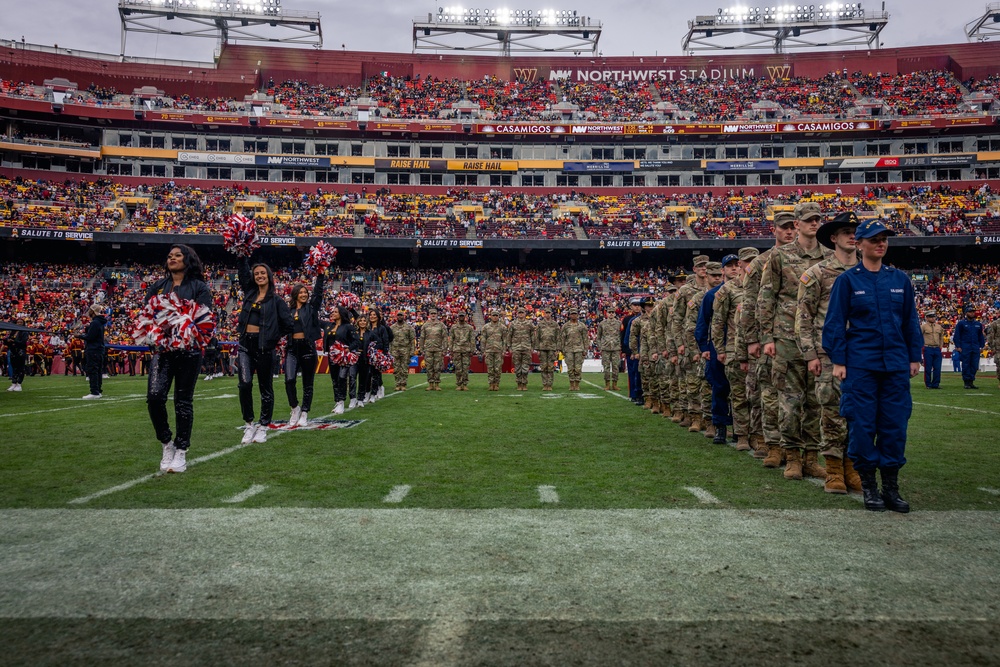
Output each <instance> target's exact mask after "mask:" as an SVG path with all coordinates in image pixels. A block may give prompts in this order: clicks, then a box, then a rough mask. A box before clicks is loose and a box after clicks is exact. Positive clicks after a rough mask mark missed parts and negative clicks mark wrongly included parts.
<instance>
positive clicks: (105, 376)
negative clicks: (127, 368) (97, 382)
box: [101, 373, 111, 380]
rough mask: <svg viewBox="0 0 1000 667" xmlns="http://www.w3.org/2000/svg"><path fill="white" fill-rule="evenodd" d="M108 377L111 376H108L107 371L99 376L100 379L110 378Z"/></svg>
mask: <svg viewBox="0 0 1000 667" xmlns="http://www.w3.org/2000/svg"><path fill="white" fill-rule="evenodd" d="M110 378H111V376H110V375H108V374H107V373H105V374H104V375H102V376H101V379H102V380H108V379H110Z"/></svg>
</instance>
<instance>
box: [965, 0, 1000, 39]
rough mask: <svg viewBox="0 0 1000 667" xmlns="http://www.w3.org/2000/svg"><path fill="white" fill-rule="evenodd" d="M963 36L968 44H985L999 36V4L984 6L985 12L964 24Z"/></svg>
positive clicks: (993, 3)
mask: <svg viewBox="0 0 1000 667" xmlns="http://www.w3.org/2000/svg"><path fill="white" fill-rule="evenodd" d="M965 36H966V37H968V38H969V41H970V42H987V41H989V40H990V38H992V37H997V36H1000V2H991V3H990V4H988V5H986V12H985V13H984V14H983V15H982V16H980V17H979V18H977V19H976V20H974V21H969V22H968V23H966V24H965Z"/></svg>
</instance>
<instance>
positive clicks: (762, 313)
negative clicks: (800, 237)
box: [757, 243, 833, 345]
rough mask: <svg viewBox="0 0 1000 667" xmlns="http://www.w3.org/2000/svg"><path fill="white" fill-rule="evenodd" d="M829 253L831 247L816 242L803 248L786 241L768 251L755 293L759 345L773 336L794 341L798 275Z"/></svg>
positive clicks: (799, 279)
mask: <svg viewBox="0 0 1000 667" xmlns="http://www.w3.org/2000/svg"><path fill="white" fill-rule="evenodd" d="M832 255H833V251H832V250H829V249H828V248H824V247H823V246H821V245H819V244H817V245H816V247H815V248H814V249H812V250H808V251H807V250H803V249H802V246H800V245H799V244H798V243H789V244H788V245H786V246H782V247H781V248H778V249H777V250H775V251H774V252H773V253H771V257H770V258H769V259H768V260H767V266H765V267H764V272H763V273H762V274H761V277H760V294H758V295H757V320H758V322H759V323H760V342H761V344H762V345H766V344H768V343H773V342H774V341H775V339H781V340H795V308H796V305H797V304H798V294H799V283H800V281H801V278H802V274H803V273H805V272H806V269H808V268H809V267H811V266H814V265H816V264H819V263H820V262H822V261H823V260H824V259H827V258H828V257H831V256H832Z"/></svg>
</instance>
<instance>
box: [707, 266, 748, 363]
mask: <svg viewBox="0 0 1000 667" xmlns="http://www.w3.org/2000/svg"><path fill="white" fill-rule="evenodd" d="M742 302H743V285H742V284H741V282H740V279H739V278H737V279H735V280H727V281H726V282H724V283H723V284H722V287H720V288H719V291H718V292H716V293H715V303H714V304H713V305H712V309H713V310H712V345H714V346H715V349H716V351H717V352H725V353H726V363H727V364H728V363H731V362H733V361H734V360H735V354H734V353H735V351H736V326H737V318H738V317H739V312H740V308H739V306H740V304H741V303H742Z"/></svg>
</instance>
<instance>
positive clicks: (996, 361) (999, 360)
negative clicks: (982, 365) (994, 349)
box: [993, 354, 1000, 382]
mask: <svg viewBox="0 0 1000 667" xmlns="http://www.w3.org/2000/svg"><path fill="white" fill-rule="evenodd" d="M993 365H994V366H995V367H996V369H997V382H1000V354H994V355H993Z"/></svg>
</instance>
